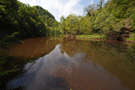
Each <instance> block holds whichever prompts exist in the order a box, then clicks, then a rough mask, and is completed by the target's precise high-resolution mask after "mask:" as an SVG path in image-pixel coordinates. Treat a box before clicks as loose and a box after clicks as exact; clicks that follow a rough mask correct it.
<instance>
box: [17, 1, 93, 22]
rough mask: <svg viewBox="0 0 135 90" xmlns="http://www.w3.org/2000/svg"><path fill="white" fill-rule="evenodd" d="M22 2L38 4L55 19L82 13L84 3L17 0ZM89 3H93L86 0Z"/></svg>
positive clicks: (32, 4)
mask: <svg viewBox="0 0 135 90" xmlns="http://www.w3.org/2000/svg"><path fill="white" fill-rule="evenodd" d="M19 1H21V2H23V3H28V4H30V5H31V6H34V5H40V6H41V7H43V8H44V9H46V10H48V11H49V12H51V13H52V14H53V15H54V16H55V18H56V20H57V21H59V20H60V17H61V16H62V15H64V16H65V17H66V16H68V15H69V14H71V13H74V14H77V15H83V9H84V7H85V6H84V5H83V4H81V3H80V2H81V1H82V0H19ZM88 1H90V3H91V4H93V3H94V1H93V0H88Z"/></svg>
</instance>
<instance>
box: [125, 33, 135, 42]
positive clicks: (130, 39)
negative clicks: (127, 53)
mask: <svg viewBox="0 0 135 90" xmlns="http://www.w3.org/2000/svg"><path fill="white" fill-rule="evenodd" d="M126 41H135V33H132V34H130V37H129V38H127V39H126Z"/></svg>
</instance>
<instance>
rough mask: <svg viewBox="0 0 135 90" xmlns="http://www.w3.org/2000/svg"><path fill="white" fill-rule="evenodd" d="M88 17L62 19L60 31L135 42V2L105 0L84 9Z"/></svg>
mask: <svg viewBox="0 0 135 90" xmlns="http://www.w3.org/2000/svg"><path fill="white" fill-rule="evenodd" d="M84 12H85V13H86V15H84V16H76V15H75V14H71V15H69V16H68V17H67V18H64V16H62V17H61V22H60V30H61V32H62V33H63V34H68V35H93V34H99V35H106V36H107V38H109V39H115V40H121V41H124V40H126V38H128V39H129V40H135V1H134V0H109V1H107V3H104V0H100V2H99V3H98V4H97V5H95V4H93V5H89V6H87V7H86V8H85V9H84Z"/></svg>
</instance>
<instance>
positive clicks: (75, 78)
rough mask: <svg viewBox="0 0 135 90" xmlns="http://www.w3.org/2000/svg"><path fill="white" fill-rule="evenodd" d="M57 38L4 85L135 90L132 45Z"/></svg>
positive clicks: (42, 89)
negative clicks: (53, 46)
mask: <svg viewBox="0 0 135 90" xmlns="http://www.w3.org/2000/svg"><path fill="white" fill-rule="evenodd" d="M60 41H61V42H60V43H59V44H58V45H56V47H55V48H54V49H53V50H52V51H51V52H50V53H48V54H46V55H44V56H43V57H40V58H39V59H37V60H34V61H33V62H31V63H30V62H29V63H27V64H26V65H25V66H24V68H23V70H22V72H23V74H20V75H19V76H18V77H16V78H14V79H13V80H11V81H10V82H8V87H7V88H8V89H17V88H21V89H22V90H70V88H71V89H72V90H135V87H134V84H135V77H134V76H135V56H134V55H135V46H134V45H127V44H121V43H111V42H101V41H98V42H97V41H78V40H71V39H61V40H60ZM40 48H42V46H41V47H40ZM33 55H34V54H33Z"/></svg>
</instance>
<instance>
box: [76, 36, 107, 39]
mask: <svg viewBox="0 0 135 90" xmlns="http://www.w3.org/2000/svg"><path fill="white" fill-rule="evenodd" d="M76 37H77V38H101V39H106V36H105V35H77V36H76Z"/></svg>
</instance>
